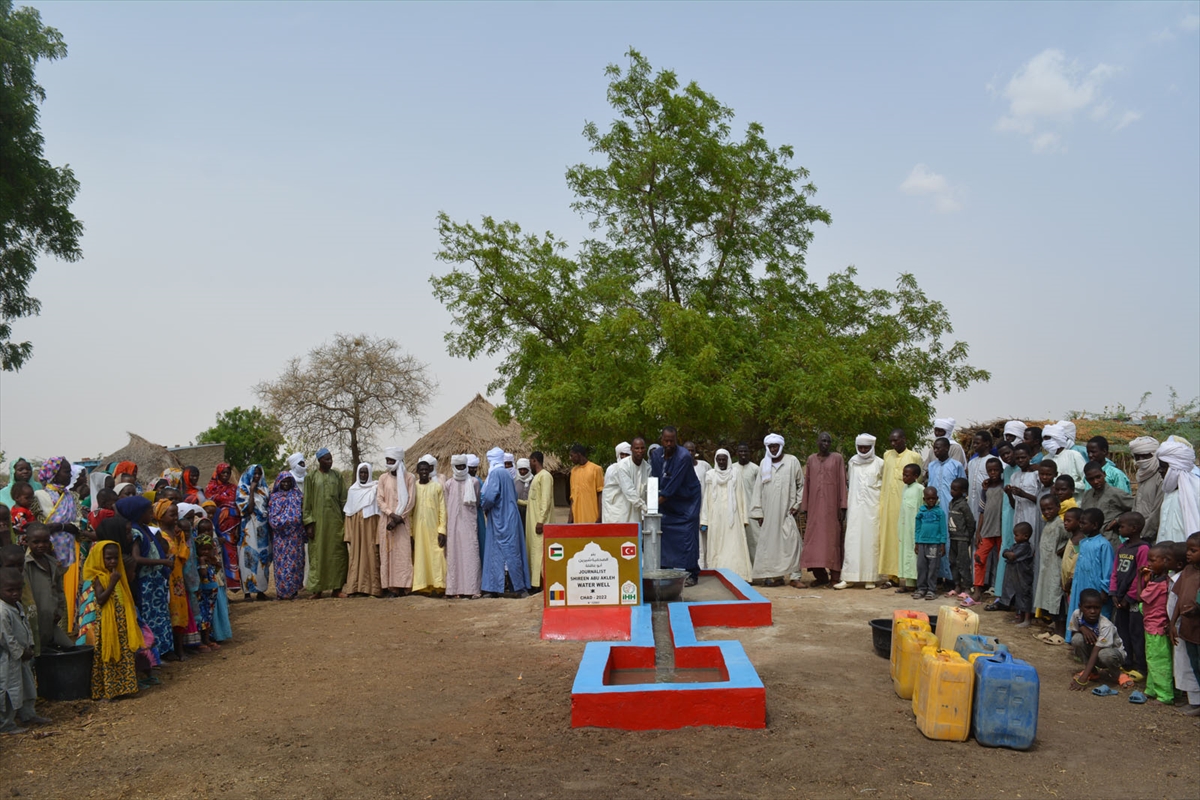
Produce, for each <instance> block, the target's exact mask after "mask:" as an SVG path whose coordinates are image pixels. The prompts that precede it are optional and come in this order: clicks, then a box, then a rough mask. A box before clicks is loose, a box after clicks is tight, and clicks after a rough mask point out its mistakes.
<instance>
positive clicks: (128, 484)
mask: <svg viewBox="0 0 1200 800" xmlns="http://www.w3.org/2000/svg"><path fill="white" fill-rule="evenodd" d="M126 486H133V484H132V483H118V484H117V485H116V486H114V487H113V491H114V492H116V493H117V494H118V495H119V494H121V490H122V489H124V488H125V487H126ZM134 488H135V489H136V488H137V487H136V486H134ZM118 499H119V498H118Z"/></svg>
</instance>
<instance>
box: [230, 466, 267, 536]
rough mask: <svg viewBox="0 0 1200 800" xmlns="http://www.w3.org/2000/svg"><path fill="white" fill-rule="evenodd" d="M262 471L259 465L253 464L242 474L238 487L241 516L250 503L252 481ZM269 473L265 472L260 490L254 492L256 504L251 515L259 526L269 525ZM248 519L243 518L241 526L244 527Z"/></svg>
mask: <svg viewBox="0 0 1200 800" xmlns="http://www.w3.org/2000/svg"><path fill="white" fill-rule="evenodd" d="M260 469H262V466H261V465H259V464H251V465H250V466H248V467H246V471H245V472H243V473H242V477H241V478H240V479H239V480H238V485H237V504H236V508H237V510H238V513H239V514H242V513H244V512H243V509H244V508H245V507H246V505H247V504H248V503H250V481H252V480H254V473H255V472H257V471H258V470H260ZM266 480H267V473H266V470H263V476H262V480H260V481H259V482H258V488H257V489H256V490H255V492H254V503H253V505H252V509H251V513H252V514H253V515H254V519H255V520H256V521H257V522H258V524H259V525H262V526H265V525H266V524H267V499H268V496H267V483H266ZM248 519H249V518H248V517H242V519H241V524H242V525H243V526H244V525H245V524H246V522H247V521H248Z"/></svg>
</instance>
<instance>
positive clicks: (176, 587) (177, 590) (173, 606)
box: [154, 500, 195, 661]
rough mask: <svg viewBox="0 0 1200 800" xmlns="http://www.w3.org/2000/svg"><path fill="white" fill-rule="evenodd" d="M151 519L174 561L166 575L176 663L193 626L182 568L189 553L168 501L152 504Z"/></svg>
mask: <svg viewBox="0 0 1200 800" xmlns="http://www.w3.org/2000/svg"><path fill="white" fill-rule="evenodd" d="M154 519H155V520H156V521H157V522H158V528H159V534H160V535H161V536H162V538H163V542H164V544H165V545H166V547H167V552H168V553H169V554H170V558H171V560H172V562H173V563H172V564H171V570H170V572H169V573H168V575H167V591H168V597H167V609H168V611H169V613H170V616H171V639H172V644H173V647H172V650H173V651H174V653H175V660H176V661H183V646H184V644H185V640H186V638H187V631H188V628H190V627H195V625H194V623H193V621H192V618H191V617H192V614H191V610H190V609H189V608H188V598H187V586H186V585H185V584H184V580H183V567H184V564H186V563H187V559H188V555H189V551H190V548H189V547H188V541H187V533H186V532H185V531H184V530H183V529H182V528H180V527H179V507H178V506H177V505H175V503H173V502H172V501H170V500H159V501H158V502H157V503H155V504H154Z"/></svg>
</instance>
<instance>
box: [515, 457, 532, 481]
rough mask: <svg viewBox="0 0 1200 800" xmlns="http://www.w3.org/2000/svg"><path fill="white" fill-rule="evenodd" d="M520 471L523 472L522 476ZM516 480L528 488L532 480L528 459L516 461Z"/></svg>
mask: <svg viewBox="0 0 1200 800" xmlns="http://www.w3.org/2000/svg"><path fill="white" fill-rule="evenodd" d="M521 470H525V474H524V475H522V474H521ZM517 480H519V481H520V482H521V483H523V484H525V485H526V486H528V485H529V482H530V481H532V480H533V468H532V467H530V466H529V459H528V458H518V459H517Z"/></svg>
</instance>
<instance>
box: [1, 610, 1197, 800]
mask: <svg viewBox="0 0 1200 800" xmlns="http://www.w3.org/2000/svg"><path fill="white" fill-rule="evenodd" d="M764 593H765V594H766V595H767V596H768V597H769V598H770V599H771V600H772V601H773V603H774V613H775V620H776V622H775V625H774V626H773V627H771V628H765V629H758V630H742V631H734V630H727V629H726V630H717V629H707V630H704V631H702V635H703V636H705V637H706V638H720V637H737V638H740V639H741V641H742V642H743V643H744V644H745V647H746V650H747V652H748V653H749V655H750V658H751V659H752V660H753V662H754V664H755V666H756V667H757V669H758V672H759V674H760V675H761V676H762V679H763V682H764V683H765V684H766V687H767V706H768V727H767V729H766V730H762V731H743V730H728V729H713V728H707V729H692V730H684V731H669V732H647V733H625V732H619V731H609V730H595V729H592V730H573V729H572V728H571V727H570V689H571V682H572V680H573V678H574V675H575V670H576V667H577V665H578V662H579V657H580V655H581V653H582V650H583V645H582V644H576V643H547V642H543V641H541V640H540V639H539V638H538V627H539V619H540V612H541V597H540V596H536V597H532V598H529V599H527V600H476V601H469V600H456V601H449V602H448V601H443V600H430V599H426V598H420V597H410V598H403V599H399V600H374V599H368V598H363V599H347V600H331V599H326V600H321V601H307V600H305V601H296V602H292V603H278V602H272V603H242V602H240V601H239V602H235V603H234V604H233V606H234V607H233V625H234V631H235V636H236V641H235V642H233V643H231V644H229V645H228V646H226V647H225V648H224V649H223V650H222V651H221V652H220V653H219V654H212V655H207V656H197V657H195V658H193V659H192V660H190V661H188V662H187V663H185V664H182V665H176V666H173V667H169V668H167V669H165V670H164V685H163V686H162V687H159V688H156V689H153V690H150V691H147V692H143V693H141V694H140V695H139V696H137V697H136V698H132V699H129V700H122V701H118V702H115V703H111V704H103V703H92V702H72V703H42V704H41V711H42V713H45V714H47V715H49V716H50V717H52V718H53V719H54V723H55V724H54V726H53V727H52V728H50V729H49V730H50V732H51V734H52V735H50V736H47V737H45V738H41V739H37V738H33V737H31V736H29V735H25V736H20V737H0V795H6V796H14V797H16V796H21V797H68V796H70V797H75V798H92V797H96V798H105V799H106V800H112V798H121V797H161V798H170V797H232V798H261V797H273V796H274V797H297V798H346V797H350V798H355V797H383V796H386V797H393V796H394V797H413V798H429V797H497V798H504V797H511V798H519V797H589V798H590V797H642V796H667V795H675V796H683V797H786V796H797V797H802V796H819V797H853V798H864V797H866V798H881V797H887V798H890V797H914V798H932V797H1061V798H1067V797H1090V798H1108V797H1112V798H1121V800H1128V798H1132V797H1181V798H1182V797H1191V798H1195V797H1197V796H1198V792H1200V790H1198V789H1197V787H1198V786H1200V759H1198V758H1197V752H1198V750H1197V741H1198V739H1200V723H1198V722H1197V721H1196V720H1193V719H1190V718H1186V717H1183V716H1181V715H1179V714H1178V713H1177V712H1176V711H1174V710H1172V709H1169V708H1166V707H1162V706H1156V705H1154V704H1153V703H1151V704H1148V705H1146V706H1134V705H1131V704H1129V703H1128V702H1126V698H1125V696H1121V697H1115V698H1098V697H1093V696H1092V695H1091V694H1076V693H1073V692H1069V691H1068V690H1067V683H1068V681H1069V675H1070V672H1071V670H1070V663H1069V658H1068V656H1067V654H1066V652H1065V650H1066V648H1063V647H1058V648H1054V647H1049V646H1046V645H1043V644H1040V643H1038V642H1035V641H1034V640H1033V639H1032V638H1030V636H1029V634H1028V633H1021V634H1020V635H1016V634H1017V632H1016V631H1015V630H1014V629H1013V628H1012V627H1011V626H1009V625H1008V624H1007V623H1006V622H1005V621H1004V620H1003V619H1002V617H1003V616H1004V615H998V614H988V615H985V620H984V627H983V632H984V633H987V634H991V635H997V636H999V637H1000V638H1001V639H1002V640H1003V641H1007V642H1009V643H1010V644H1011V647H1012V649H1013V650H1014V652H1015V654H1016V655H1017V656H1018V657H1020V658H1025V659H1028V660H1030V661H1032V662H1033V663H1034V664H1035V665H1036V666H1037V667H1038V669H1039V670H1040V672H1041V676H1042V681H1043V682H1042V700H1041V725H1040V730H1039V736H1038V742H1037V744H1036V746H1035V748H1034V749H1033V750H1032V751H1030V752H1027V753H1019V752H1014V751H1008V750H990V749H986V748H983V747H980V746H979V745H977V744H976V743H975V742H974V741H969V742H966V743H961V744H953V743H945V742H932V741H928V740H926V739H925V738H924V737H923V736H922V735H921V734H920V733H919V732H918V730H917V728H916V725H915V723H914V721H913V715H912V712H911V710H910V708H909V704H908V703H907V702H906V701H902V700H899V699H898V698H897V697H896V696H895V694H894V693H893V692H892V688H891V682H890V680H889V678H888V665H887V661H885V660H884V659H881V658H878V657H876V656H875V655H874V654H873V652H872V650H871V637H870V630H869V628H868V626H867V620H869V619H871V618H874V617H882V616H885V615H890V611H891V609H893V608H899V607H903V605H904V601H903V599H902V598H898V597H897V596H896V595H894V594H891V593H885V592H883V591H871V592H867V591H862V590H848V591H844V592H833V591H829V590H805V591H797V590H794V589H790V588H779V589H768V590H765V592H764ZM920 605H921V606H922V607H924V606H933V605H936V604H935V603H924V602H921V603H920Z"/></svg>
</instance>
